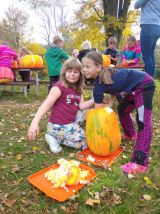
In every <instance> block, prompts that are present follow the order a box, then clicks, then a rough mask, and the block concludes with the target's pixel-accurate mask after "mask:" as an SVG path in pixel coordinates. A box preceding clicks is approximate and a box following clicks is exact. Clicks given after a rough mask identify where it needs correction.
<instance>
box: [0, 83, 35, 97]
mask: <svg viewBox="0 0 160 214" xmlns="http://www.w3.org/2000/svg"><path fill="white" fill-rule="evenodd" d="M33 84H34V83H33V82H22V81H16V82H11V83H0V87H1V86H2V87H3V89H4V88H5V87H6V86H10V87H11V88H12V92H13V93H14V86H18V87H22V88H23V93H24V96H25V97H27V86H29V85H33Z"/></svg>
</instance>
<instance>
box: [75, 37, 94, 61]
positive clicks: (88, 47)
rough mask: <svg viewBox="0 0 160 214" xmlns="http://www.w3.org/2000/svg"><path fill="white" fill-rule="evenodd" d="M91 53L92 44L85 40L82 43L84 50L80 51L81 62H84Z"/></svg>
mask: <svg viewBox="0 0 160 214" xmlns="http://www.w3.org/2000/svg"><path fill="white" fill-rule="evenodd" d="M90 51H91V42H90V41H88V40H85V41H84V42H83V43H82V50H80V52H79V55H78V59H79V61H80V62H82V58H83V57H84V56H85V55H86V54H87V53H88V52H90Z"/></svg>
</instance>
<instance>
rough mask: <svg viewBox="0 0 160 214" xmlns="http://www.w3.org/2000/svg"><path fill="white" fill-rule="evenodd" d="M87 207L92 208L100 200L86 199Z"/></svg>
mask: <svg viewBox="0 0 160 214" xmlns="http://www.w3.org/2000/svg"><path fill="white" fill-rule="evenodd" d="M85 204H87V205H90V206H93V205H94V204H100V200H99V199H92V198H88V199H87V200H86V203H85Z"/></svg>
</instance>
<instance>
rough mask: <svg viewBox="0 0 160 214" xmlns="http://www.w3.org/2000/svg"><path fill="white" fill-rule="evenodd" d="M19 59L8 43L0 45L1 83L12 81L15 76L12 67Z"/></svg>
mask: <svg viewBox="0 0 160 214" xmlns="http://www.w3.org/2000/svg"><path fill="white" fill-rule="evenodd" d="M17 58H18V54H17V53H16V51H15V50H13V49H12V48H10V47H9V46H8V45H7V43H5V42H4V43H3V44H2V45H0V83H4V82H8V81H12V80H13V79H14V75H13V73H12V70H11V67H12V62H13V60H16V59H17Z"/></svg>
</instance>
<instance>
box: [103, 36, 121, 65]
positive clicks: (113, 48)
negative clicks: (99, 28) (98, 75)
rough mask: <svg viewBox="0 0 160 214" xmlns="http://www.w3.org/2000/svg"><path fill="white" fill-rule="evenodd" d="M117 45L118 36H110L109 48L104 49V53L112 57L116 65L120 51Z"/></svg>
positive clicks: (112, 61)
mask: <svg viewBox="0 0 160 214" xmlns="http://www.w3.org/2000/svg"><path fill="white" fill-rule="evenodd" d="M116 46H117V39H116V37H110V38H109V39H108V48H107V49H106V50H104V51H103V54H104V55H108V56H109V57H110V59H111V64H113V65H116V63H117V60H118V58H117V54H118V51H117V49H116Z"/></svg>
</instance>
